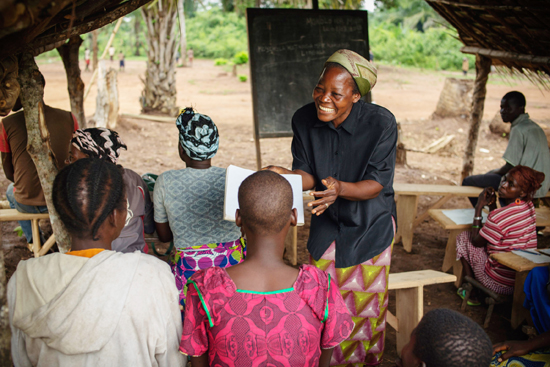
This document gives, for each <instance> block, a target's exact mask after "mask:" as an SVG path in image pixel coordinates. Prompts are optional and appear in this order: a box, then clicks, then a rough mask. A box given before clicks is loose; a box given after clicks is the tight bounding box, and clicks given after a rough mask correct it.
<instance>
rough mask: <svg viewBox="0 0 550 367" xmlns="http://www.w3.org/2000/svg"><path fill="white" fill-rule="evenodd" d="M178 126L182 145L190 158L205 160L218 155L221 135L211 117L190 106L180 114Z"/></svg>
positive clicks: (177, 121)
mask: <svg viewBox="0 0 550 367" xmlns="http://www.w3.org/2000/svg"><path fill="white" fill-rule="evenodd" d="M176 126H177V128H178V130H179V133H180V136H179V140H180V145H181V147H182V148H183V150H184V151H185V154H187V156H189V158H191V159H193V160H195V161H204V160H207V159H210V158H212V157H213V156H215V155H216V153H217V152H218V147H219V144H220V135H219V134H218V128H217V127H216V124H214V122H213V121H212V119H211V118H210V117H208V116H206V115H202V114H200V113H196V112H195V111H193V108H191V107H188V108H186V109H184V110H183V111H182V112H181V113H180V115H179V116H178V118H177V120H176Z"/></svg>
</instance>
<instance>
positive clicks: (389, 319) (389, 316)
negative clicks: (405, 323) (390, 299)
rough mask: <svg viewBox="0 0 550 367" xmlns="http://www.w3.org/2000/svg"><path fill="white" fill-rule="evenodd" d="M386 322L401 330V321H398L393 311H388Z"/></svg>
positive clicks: (396, 329)
mask: <svg viewBox="0 0 550 367" xmlns="http://www.w3.org/2000/svg"><path fill="white" fill-rule="evenodd" d="M386 322H387V323H388V324H389V325H390V326H391V327H392V328H394V330H395V331H399V322H398V321H397V317H395V315H394V314H393V313H391V312H390V310H387V311H386Z"/></svg>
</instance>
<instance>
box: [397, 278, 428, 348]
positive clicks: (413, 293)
mask: <svg viewBox="0 0 550 367" xmlns="http://www.w3.org/2000/svg"><path fill="white" fill-rule="evenodd" d="M396 298H397V302H396V306H395V310H396V314H397V321H398V324H399V327H398V329H397V332H396V339H397V340H396V344H397V354H398V355H399V356H401V349H403V347H404V346H405V344H407V343H408V342H409V339H410V337H411V333H412V331H413V330H414V328H415V327H416V325H418V323H419V322H420V319H422V316H423V315H424V287H423V286H418V287H416V288H406V289H398V290H396Z"/></svg>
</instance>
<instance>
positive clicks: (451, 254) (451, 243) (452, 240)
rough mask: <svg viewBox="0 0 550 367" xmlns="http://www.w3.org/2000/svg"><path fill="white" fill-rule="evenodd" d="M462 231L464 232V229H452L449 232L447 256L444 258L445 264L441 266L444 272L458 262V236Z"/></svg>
mask: <svg viewBox="0 0 550 367" xmlns="http://www.w3.org/2000/svg"><path fill="white" fill-rule="evenodd" d="M461 232H463V230H462V229H451V231H450V233H449V239H448V240H447V247H446V248H445V258H444V259H443V266H442V268H441V271H443V272H447V271H448V270H449V269H450V268H452V267H453V266H454V264H455V262H456V236H458V235H459V234H460V233H461Z"/></svg>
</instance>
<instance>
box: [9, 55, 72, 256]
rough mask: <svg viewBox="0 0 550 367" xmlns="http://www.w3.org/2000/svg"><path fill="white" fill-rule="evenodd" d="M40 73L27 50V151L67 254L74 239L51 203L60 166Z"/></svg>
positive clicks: (22, 74) (23, 69)
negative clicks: (47, 121) (45, 110)
mask: <svg viewBox="0 0 550 367" xmlns="http://www.w3.org/2000/svg"><path fill="white" fill-rule="evenodd" d="M39 75H40V71H39V70H38V66H36V63H35V61H34V58H33V56H32V55H31V54H30V53H28V52H25V53H23V54H22V55H21V58H20V59H19V78H18V80H19V84H20V85H21V94H20V96H19V97H20V99H21V104H22V105H23V108H24V113H25V125H26V127H27V136H28V137H27V152H28V153H29V155H30V156H31V158H32V161H33V162H34V165H35V166H36V171H37V172H38V178H39V179H40V184H41V185H42V191H43V192H44V197H45V198H46V205H47V207H48V212H49V214H50V221H51V222H52V228H53V233H54V234H55V239H56V242H57V245H58V247H59V250H60V251H61V252H62V253H65V252H67V251H70V249H71V239H70V236H69V234H68V233H67V230H66V229H65V226H64V225H63V223H62V222H61V220H60V219H59V215H58V214H57V211H56V210H55V207H54V205H53V202H52V186H53V180H54V179H55V176H56V174H57V171H58V168H57V166H56V160H55V155H54V153H53V151H52V149H51V146H50V133H49V132H48V127H47V126H46V121H45V120H44V103H43V102H42V100H43V97H44V88H43V86H42V83H41V81H40V79H39Z"/></svg>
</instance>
